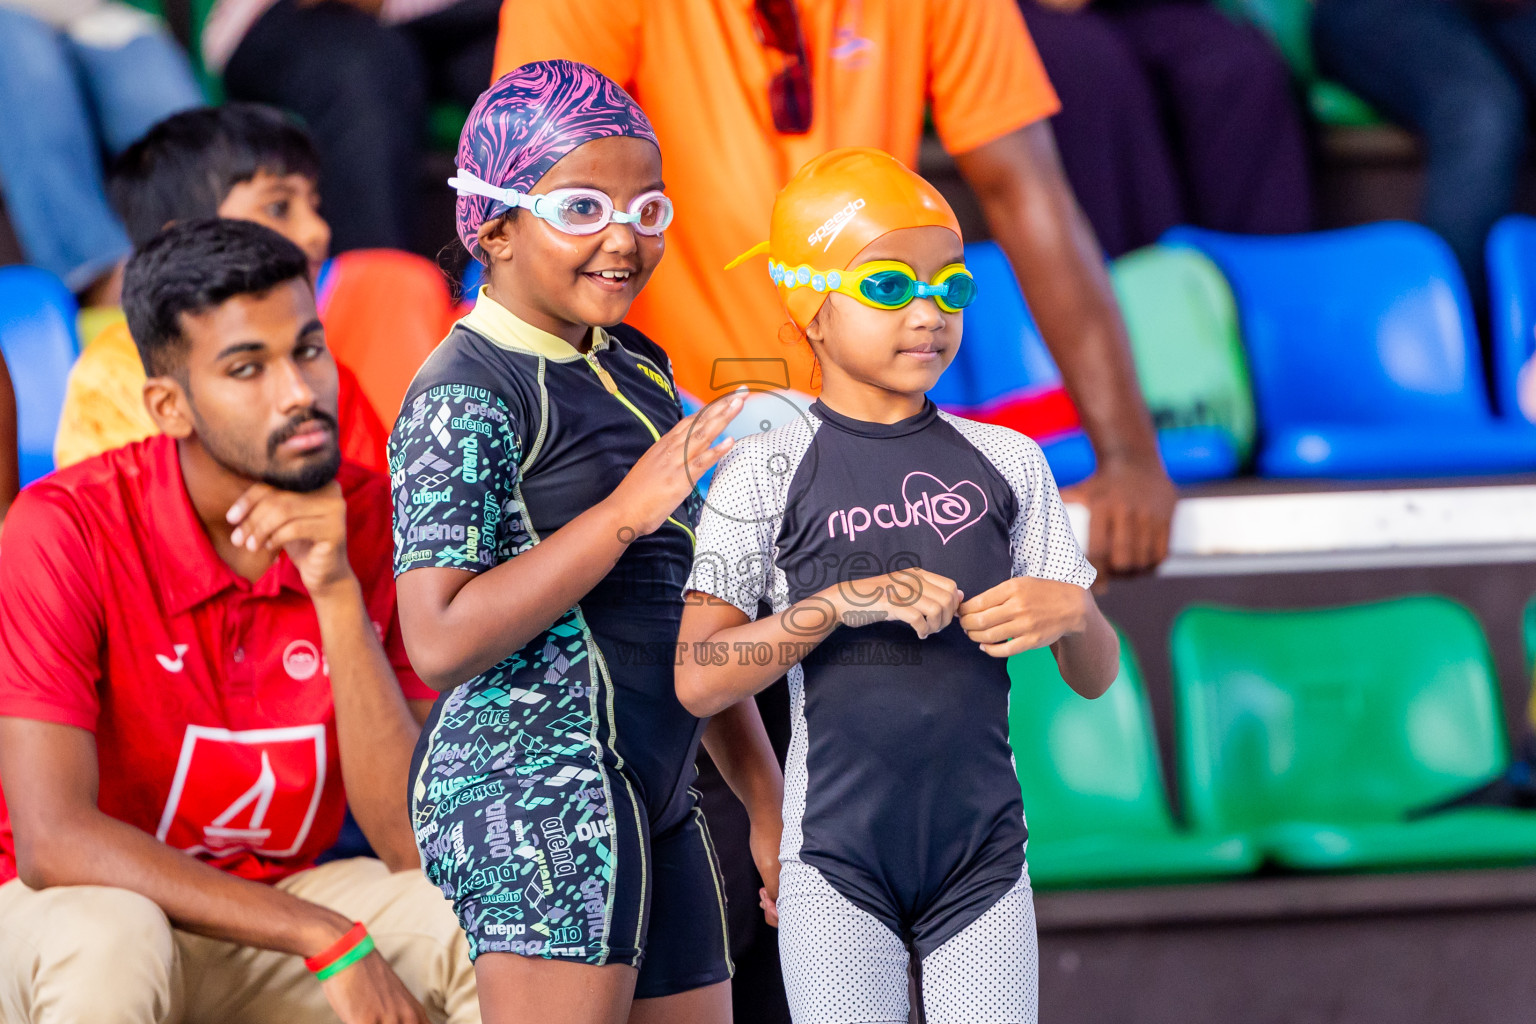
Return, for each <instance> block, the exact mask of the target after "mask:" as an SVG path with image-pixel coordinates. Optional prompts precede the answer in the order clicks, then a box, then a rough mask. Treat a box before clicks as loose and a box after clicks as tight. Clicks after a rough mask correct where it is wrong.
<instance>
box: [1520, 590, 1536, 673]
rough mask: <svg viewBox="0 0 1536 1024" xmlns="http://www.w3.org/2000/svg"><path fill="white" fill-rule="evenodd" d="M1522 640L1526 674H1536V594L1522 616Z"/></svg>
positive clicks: (1527, 604) (1526, 605)
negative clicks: (1523, 642)
mask: <svg viewBox="0 0 1536 1024" xmlns="http://www.w3.org/2000/svg"><path fill="white" fill-rule="evenodd" d="M1520 638H1521V639H1522V640H1524V641H1525V674H1526V675H1530V674H1531V673H1532V672H1536V594H1533V595H1531V599H1530V600H1529V601H1527V602H1526V603H1525V611H1524V612H1523V613H1522V614H1521V616H1520Z"/></svg>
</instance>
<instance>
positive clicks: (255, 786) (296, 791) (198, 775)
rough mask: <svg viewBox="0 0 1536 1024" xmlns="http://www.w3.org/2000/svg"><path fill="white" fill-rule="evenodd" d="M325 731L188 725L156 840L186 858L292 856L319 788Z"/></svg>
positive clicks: (306, 827) (322, 783) (311, 727)
mask: <svg viewBox="0 0 1536 1024" xmlns="http://www.w3.org/2000/svg"><path fill="white" fill-rule="evenodd" d="M325 778H326V754H325V726H323V725H298V726H291V727H288V728H281V729H249V730H245V731H235V730H231V729H215V728H210V727H208V726H201V725H189V726H187V731H186V734H185V736H184V737H183V738H182V744H181V757H180V759H179V760H178V761H177V763H176V776H175V778H174V779H173V780H172V782H171V792H170V795H169V796H168V797H167V798H166V801H165V811H164V812H163V813H162V814H161V816H160V825H159V827H158V828H157V829H156V830H155V838H156V839H159V840H160V841H161V842H163V843H165V844H166V845H168V846H172V847H175V848H177V849H180V850H184V851H186V852H187V853H190V854H192V855H194V856H195V855H197V854H201V853H208V854H212V855H214V856H224V855H227V854H230V853H234V852H238V851H241V850H249V851H251V852H253V853H258V854H261V855H263V856H267V857H292V856H294V855H295V854H297V853H298V852H299V850H300V849H302V848H303V846H304V842H305V840H307V839H308V838H309V830H310V828H311V826H313V825H314V821H315V814H316V812H317V811H318V810H319V809H320V797H321V794H322V793H323V792H324V790H325Z"/></svg>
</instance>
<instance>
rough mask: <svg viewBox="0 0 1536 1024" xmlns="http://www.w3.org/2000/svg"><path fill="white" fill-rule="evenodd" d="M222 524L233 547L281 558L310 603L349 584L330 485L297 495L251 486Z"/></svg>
mask: <svg viewBox="0 0 1536 1024" xmlns="http://www.w3.org/2000/svg"><path fill="white" fill-rule="evenodd" d="M225 518H227V519H228V520H229V523H230V525H231V526H233V527H234V530H233V532H231V534H230V540H231V541H233V542H234V543H235V544H236V545H237V546H239V547H243V548H245V549H246V550H248V551H260V550H263V549H265V550H268V551H278V550H282V551H285V552H287V554H288V557H289V558H290V559H292V561H293V564H294V567H295V568H297V569H298V570H299V577H300V578H301V579H302V580H303V581H304V587H305V589H307V590H308V591H309V595H310V597H311V598H312V599H315V600H319V599H320V598H322V597H323V596H324V595H325V594H326V592H328V591H330V590H332V589H334V588H335V587H336V586H337V585H338V584H344V583H346V582H347V581H348V580H355V577H354V576H353V574H352V566H351V565H350V564H349V563H348V562H347V503H346V500H345V499H344V498H343V497H342V493H341V484H339V483H337V482H336V481H335V480H332V481H331V482H330V483H328V484H326V485H325V486H324V487H321V488H319V489H318V490H314V491H309V492H307V493H303V494H301V493H299V492H297V491H283V490H279V489H278V488H276V487H273V486H271V485H270V484H253V485H252V486H251V488H250V489H249V490H247V491H246V492H245V493H244V494H242V495H241V496H240V497H239V498H238V499H237V500H236V501H235V503H234V504H233V505H231V506H230V508H229V512H228V514H227V515H226V517H225Z"/></svg>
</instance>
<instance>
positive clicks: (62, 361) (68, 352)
mask: <svg viewBox="0 0 1536 1024" xmlns="http://www.w3.org/2000/svg"><path fill="white" fill-rule="evenodd" d="M77 313H78V309H77V307H76V305H75V297H74V296H73V295H71V294H70V292H69V289H68V288H65V287H64V284H63V282H61V281H60V280H59V279H58V278H56V277H54V276H53V275H52V274H50V273H48V272H47V271H46V270H39V269H38V268H36V267H0V353H4V355H5V363H6V368H7V369H9V370H10V374H11V383H12V384H13V385H14V386H15V389H16V419H17V424H16V433H17V446H18V447H19V448H20V454H21V482H22V484H28V483H31V482H32V481H33V480H36V479H37V478H38V477H40V476H42V475H44V474H45V473H49V472H52V470H53V437H54V435H55V434H56V433H58V429H59V412H60V410H62V409H63V408H64V383H65V381H66V380H67V379H68V377H69V368H70V367H71V366H73V365H74V363H75V357H76V356H77V355H79V354H80V343H79V341H77V340H76V338H75V317H76V315H77Z"/></svg>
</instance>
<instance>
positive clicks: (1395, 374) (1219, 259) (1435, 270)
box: [1163, 222, 1491, 431]
mask: <svg viewBox="0 0 1536 1024" xmlns="http://www.w3.org/2000/svg"><path fill="white" fill-rule="evenodd" d="M1163 241H1164V242H1165V243H1166V244H1173V245H1188V246H1192V247H1194V248H1197V249H1200V250H1201V251H1203V252H1204V253H1205V254H1206V255H1207V256H1209V257H1211V259H1213V260H1214V261H1215V262H1216V265H1217V266H1219V267H1220V268H1221V271H1222V273H1223V274H1224V275H1225V276H1226V279H1227V281H1228V283H1229V284H1230V285H1231V287H1232V293H1233V295H1234V296H1235V297H1236V299H1237V307H1238V313H1239V317H1240V320H1241V323H1242V334H1243V343H1244V346H1245V347H1246V349H1247V352H1248V366H1249V370H1250V371H1251V374H1252V380H1253V389H1254V397H1255V399H1256V402H1257V406H1258V414H1259V419H1260V420H1261V422H1262V424H1263V426H1264V428H1265V429H1267V430H1272V431H1273V430H1282V429H1286V428H1290V427H1302V428H1305V427H1316V426H1320V425H1350V426H1376V425H1386V424H1402V425H1413V426H1419V427H1422V426H1425V425H1430V424H1433V425H1435V426H1459V425H1480V424H1482V425H1485V424H1487V423H1488V422H1489V421H1490V420H1491V414H1490V411H1489V405H1488V397H1487V394H1486V392H1485V390H1484V388H1483V377H1482V367H1481V360H1480V359H1479V356H1478V345H1477V339H1476V333H1475V329H1474V327H1473V321H1472V313H1471V308H1470V306H1469V304H1468V299H1467V290H1466V285H1465V283H1464V282H1463V280H1462V277H1461V271H1460V269H1459V268H1458V267H1457V265H1456V261H1455V259H1454V257H1453V256H1452V255H1451V250H1450V247H1449V246H1447V245H1446V244H1445V242H1444V241H1443V240H1441V239H1440V237H1439V236H1437V235H1436V234H1435V233H1434V232H1432V231H1430V230H1429V229H1428V228H1425V227H1421V226H1420V225H1417V224H1406V223H1397V222H1388V223H1381V224H1369V225H1366V226H1364V227H1356V228H1344V229H1342V230H1339V231H1322V232H1315V233H1311V234H1305V235H1276V236H1244V235H1229V234H1223V233H1221V232H1216V231H1205V230H1202V229H1198V228H1184V227H1181V228H1174V229H1173V230H1172V231H1170V232H1168V234H1167V235H1165V236H1164V238H1163Z"/></svg>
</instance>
